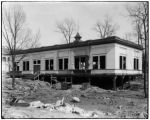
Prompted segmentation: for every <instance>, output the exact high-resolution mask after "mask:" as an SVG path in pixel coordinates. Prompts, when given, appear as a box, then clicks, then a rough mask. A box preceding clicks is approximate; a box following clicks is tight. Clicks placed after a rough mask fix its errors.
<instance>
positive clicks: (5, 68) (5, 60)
mask: <svg viewBox="0 0 150 120" xmlns="http://www.w3.org/2000/svg"><path fill="white" fill-rule="evenodd" d="M9 71H10V56H9V55H8V50H7V49H6V48H5V47H2V73H6V72H9Z"/></svg>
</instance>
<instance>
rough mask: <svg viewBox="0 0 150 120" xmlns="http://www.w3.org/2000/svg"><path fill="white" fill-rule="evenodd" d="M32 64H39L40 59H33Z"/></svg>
mask: <svg viewBox="0 0 150 120" xmlns="http://www.w3.org/2000/svg"><path fill="white" fill-rule="evenodd" d="M33 64H35V65H39V64H41V60H34V61H33Z"/></svg>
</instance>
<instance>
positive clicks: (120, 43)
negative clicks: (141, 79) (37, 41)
mask: <svg viewBox="0 0 150 120" xmlns="http://www.w3.org/2000/svg"><path fill="white" fill-rule="evenodd" d="M16 55H17V58H16V62H17V60H19V59H20V57H21V56H22V55H25V57H24V58H23V59H22V60H21V61H20V62H19V63H18V67H17V68H18V70H19V71H21V72H22V74H35V73H39V74H43V75H44V74H50V75H51V74H53V75H56V76H71V77H73V76H74V77H79V76H82V77H87V76H89V77H90V78H91V79H92V77H94V76H96V77H101V76H111V77H112V80H113V87H116V79H117V76H123V77H121V79H124V77H126V76H127V77H132V76H137V75H142V47H141V46H140V45H137V44H135V43H133V42H131V41H127V40H124V39H121V38H119V37H116V36H112V37H108V38H104V39H95V40H87V41H81V36H80V35H79V33H77V35H76V36H75V41H74V42H72V43H70V44H61V45H53V46H46V47H39V48H32V49H26V50H21V51H18V52H17V53H16Z"/></svg>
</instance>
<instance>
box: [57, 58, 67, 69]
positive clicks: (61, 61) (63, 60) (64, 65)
mask: <svg viewBox="0 0 150 120" xmlns="http://www.w3.org/2000/svg"><path fill="white" fill-rule="evenodd" d="M66 69H68V58H60V59H59V70H66Z"/></svg>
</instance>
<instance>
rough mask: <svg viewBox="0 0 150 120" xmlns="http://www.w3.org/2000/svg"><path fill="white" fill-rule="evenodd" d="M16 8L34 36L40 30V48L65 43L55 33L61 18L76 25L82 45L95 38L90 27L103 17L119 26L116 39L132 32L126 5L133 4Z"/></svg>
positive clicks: (49, 4) (31, 4) (33, 4)
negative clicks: (22, 12)
mask: <svg viewBox="0 0 150 120" xmlns="http://www.w3.org/2000/svg"><path fill="white" fill-rule="evenodd" d="M11 3H12V2H11ZM20 4H21V5H22V6H23V9H24V11H25V13H26V17H27V18H26V22H27V26H29V27H30V28H31V29H32V30H33V31H34V32H37V31H38V30H39V29H40V32H41V39H40V43H41V46H48V45H54V44H62V43H66V41H65V39H64V38H63V36H62V34H60V33H58V32H56V21H62V20H64V19H65V18H69V19H70V18H72V19H73V20H74V21H75V22H76V24H78V25H79V30H78V31H79V33H80V35H81V36H82V40H83V41H84V40H89V39H96V38H98V34H97V33H96V32H95V31H94V30H93V27H94V24H95V23H96V22H97V21H98V20H99V21H103V20H104V17H105V16H106V15H107V16H110V17H111V18H112V21H113V23H114V24H117V25H118V26H119V29H118V31H117V33H116V36H118V37H121V38H124V36H125V34H126V33H128V32H132V23H131V21H130V19H129V18H128V17H127V11H126V5H127V4H135V2H134V3H132V2H21V3H20ZM4 5H5V4H4ZM6 5H7V6H8V4H6Z"/></svg>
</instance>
